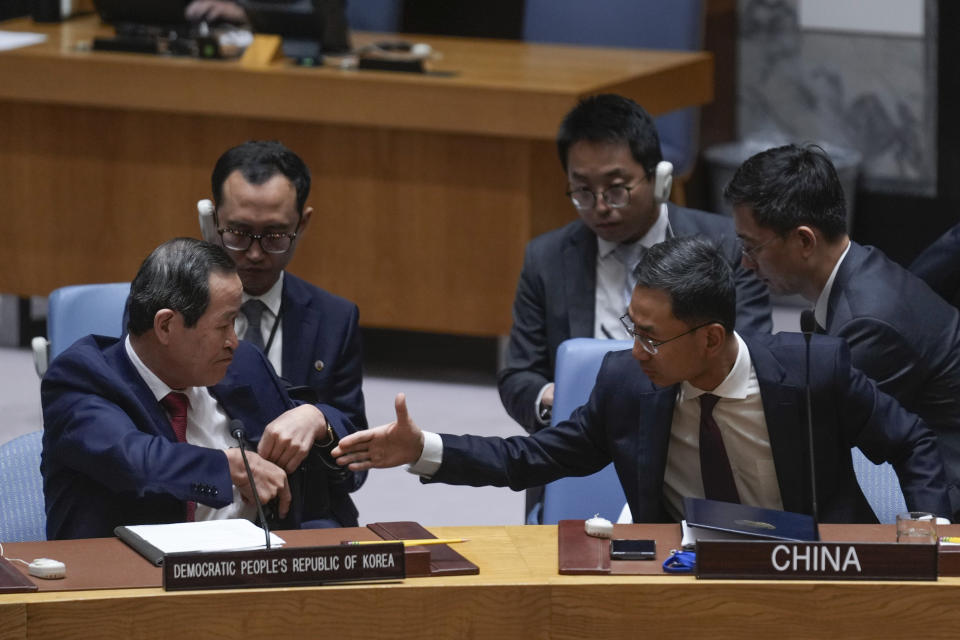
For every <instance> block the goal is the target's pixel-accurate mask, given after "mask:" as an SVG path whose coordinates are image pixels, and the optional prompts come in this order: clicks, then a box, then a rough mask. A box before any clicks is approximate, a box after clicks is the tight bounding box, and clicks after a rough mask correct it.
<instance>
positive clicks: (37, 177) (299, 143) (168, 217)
mask: <svg viewBox="0 0 960 640" xmlns="http://www.w3.org/2000/svg"><path fill="white" fill-rule="evenodd" d="M0 26H2V28H7V29H21V30H36V31H44V32H46V33H48V35H49V36H50V40H49V41H48V42H47V43H45V44H42V45H38V46H35V47H28V48H25V49H19V50H15V51H10V52H4V53H0V122H2V123H3V125H4V126H3V127H0V210H2V211H3V215H4V222H5V234H4V246H5V247H6V248H7V250H8V251H9V252H10V253H11V254H12V259H9V260H8V261H7V263H6V266H5V268H4V269H3V270H0V291H3V292H10V293H17V294H21V295H28V294H47V293H49V292H50V291H51V290H52V289H54V288H56V287H59V286H63V285H66V284H74V283H83V282H107V281H117V280H129V279H131V278H132V277H133V275H134V273H135V272H136V269H137V267H138V266H139V263H140V261H141V260H142V259H143V258H144V257H145V256H146V254H147V253H149V251H150V250H151V249H152V248H153V247H155V246H156V245H158V244H159V243H161V242H163V241H164V240H166V239H168V238H170V237H172V236H175V235H192V236H195V235H196V234H197V228H196V212H195V203H196V200H198V199H199V198H202V197H208V196H209V192H210V187H209V174H210V171H211V169H212V167H213V164H214V162H215V161H216V158H217V157H218V156H219V155H220V154H221V153H222V152H223V151H224V150H225V149H226V148H228V147H230V146H232V145H235V144H238V143H240V142H242V141H244V140H247V139H280V140H282V141H284V142H285V143H286V144H287V145H289V146H290V147H291V148H292V149H294V150H295V151H297V153H299V154H300V155H301V156H302V157H303V159H304V160H305V161H306V163H307V165H308V166H310V168H311V170H312V173H313V178H314V184H313V189H312V192H311V196H310V199H309V204H311V205H312V206H313V207H314V208H315V209H316V210H317V214H316V215H315V217H314V222H313V223H312V224H311V229H309V230H308V232H307V233H306V235H305V237H304V238H303V241H302V243H301V246H300V247H299V251H298V254H299V255H298V256H297V257H296V258H295V259H294V261H293V263H292V268H291V270H292V271H293V272H294V273H296V274H298V275H301V276H303V277H305V278H307V279H308V280H311V281H313V282H315V283H317V284H319V285H321V286H323V287H325V288H327V289H329V290H331V291H333V292H335V293H338V294H340V295H343V296H345V297H347V298H350V299H352V300H354V301H356V302H357V303H358V304H359V305H360V309H361V321H362V322H363V324H364V325H365V326H375V327H387V328H397V329H413V330H424V331H434V332H442V333H461V334H468V335H502V334H505V333H507V331H508V330H509V327H510V324H511V318H510V307H511V303H512V300H513V293H514V289H515V286H516V279H517V276H518V275H519V272H520V267H521V263H522V258H523V247H524V245H525V244H526V242H527V241H528V240H529V239H530V238H532V237H534V236H535V235H537V234H539V233H542V232H544V231H547V230H549V229H552V228H555V227H558V226H560V225H562V224H564V223H566V222H568V221H569V220H571V219H573V218H574V216H575V212H574V211H573V209H572V207H571V206H570V204H569V202H568V201H567V200H566V197H565V196H564V193H563V192H564V190H565V180H564V178H563V175H562V173H561V171H560V167H559V163H558V161H557V158H556V151H555V148H554V145H553V141H552V140H553V136H554V134H555V131H556V127H557V125H558V124H559V122H560V119H561V118H562V116H563V114H564V113H566V111H568V110H569V109H570V108H571V107H572V106H573V105H574V104H575V102H576V100H577V99H578V98H579V97H581V96H584V95H588V94H591V93H596V92H601V91H618V92H620V93H623V94H625V95H628V96H630V97H633V98H634V99H636V100H638V101H639V102H641V103H642V104H644V105H645V106H646V107H647V108H648V109H649V110H650V111H651V112H652V113H661V112H664V111H666V110H669V109H673V108H678V107H683V106H689V105H692V104H703V103H705V102H707V101H709V100H710V99H711V97H712V80H711V73H712V61H711V59H710V57H709V55H707V54H700V53H681V52H652V51H633V50H626V49H590V48H581V47H560V46H546V45H528V44H524V43H517V42H502V41H477V40H465V39H457V38H439V37H428V38H424V40H426V41H428V42H430V43H431V44H432V45H433V47H434V48H435V49H436V50H438V51H440V52H442V53H443V59H442V61H440V62H438V63H437V66H438V67H439V68H441V69H444V70H450V71H453V72H455V73H454V75H452V76H450V77H435V76H421V75H414V74H398V73H394V74H391V73H380V72H355V71H354V72H350V71H341V70H338V69H333V68H323V69H300V68H296V67H292V66H290V65H288V64H286V63H278V64H277V65H275V66H273V67H271V68H268V69H265V70H262V71H257V70H249V69H245V68H242V67H240V66H239V64H238V63H236V62H223V61H200V60H187V59H176V58H163V57H153V56H144V55H132V54H115V53H91V52H87V51H78V50H77V49H76V45H77V43H78V42H87V41H89V40H90V39H91V38H92V37H93V35H94V33H97V32H98V30H99V29H102V28H101V27H99V26H98V25H97V24H96V22H95V21H94V20H93V19H92V18H89V17H88V18H81V19H77V20H73V21H69V22H66V23H64V24H63V25H60V26H49V25H34V24H33V23H32V22H30V21H28V20H13V21H9V22H7V23H4V24H3V25H0ZM374 37H375V36H374V35H373V34H358V35H357V36H356V38H355V40H356V41H357V42H358V43H362V42H364V41H365V40H369V39H371V38H374Z"/></svg>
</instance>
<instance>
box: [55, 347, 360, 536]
mask: <svg viewBox="0 0 960 640" xmlns="http://www.w3.org/2000/svg"><path fill="white" fill-rule="evenodd" d="M40 391H41V400H42V404H43V421H44V425H43V428H44V433H43V453H42V456H41V462H40V471H41V473H42V474H43V485H44V496H45V499H46V511H47V537H48V538H50V539H57V538H89V537H102V536H112V535H113V529H114V527H116V526H118V525H131V524H148V523H163V522H181V521H183V520H184V518H185V507H184V503H185V502H186V501H196V502H199V503H202V504H206V505H209V506H211V507H215V508H219V507H223V506H226V505H227V504H230V502H231V501H232V500H233V493H232V484H231V481H230V473H229V470H228V465H227V459H226V456H224V455H223V453H222V452H221V451H217V450H214V449H208V448H206V447H200V446H195V445H191V444H186V443H178V442H177V441H176V437H175V436H174V433H173V429H172V427H171V426H170V420H169V418H168V417H167V414H166V413H165V412H164V410H163V408H162V407H161V406H160V403H158V402H157V400H156V399H155V398H154V397H153V394H152V392H151V391H150V389H149V387H147V385H146V383H145V382H144V381H143V378H141V377H140V375H139V373H137V371H136V369H135V368H134V366H133V364H132V363H131V362H130V359H129V358H128V357H127V354H126V350H125V349H124V344H123V340H122V339H117V338H105V337H103V336H88V337H86V338H83V339H82V340H79V341H78V342H77V343H75V344H74V345H73V346H72V347H70V348H69V349H67V350H66V351H64V352H63V353H62V354H61V355H60V356H59V357H57V358H56V359H55V360H54V361H53V362H52V363H51V365H50V369H49V370H48V371H47V373H46V375H45V376H44V378H43V382H42V383H41V389H40ZM210 392H211V394H213V396H214V397H215V398H216V399H217V401H218V402H219V403H220V405H221V406H222V407H223V409H224V410H225V411H226V413H227V414H228V415H229V416H230V417H231V418H238V419H240V420H242V421H243V424H244V426H245V427H246V431H247V436H248V438H249V439H250V441H251V443H252V444H253V446H254V447H255V446H256V443H257V442H259V440H260V436H261V435H262V433H263V429H264V427H265V426H266V425H267V424H268V423H269V422H270V421H271V420H273V419H274V418H276V417H277V416H279V415H280V414H281V413H283V412H284V411H286V410H288V409H291V408H293V407H294V406H296V404H297V403H295V402H294V401H293V400H291V399H290V397H289V396H288V395H287V393H286V391H285V385H284V384H283V382H282V381H281V380H280V379H279V378H278V377H277V376H276V374H275V373H274V372H273V368H272V367H271V366H270V364H269V363H268V362H267V360H266V358H265V357H264V356H263V354H262V353H261V352H260V350H259V349H257V348H256V347H252V346H250V345H249V344H248V343H245V342H242V341H241V343H240V345H239V346H238V348H237V350H236V352H235V353H234V359H233V362H232V363H231V364H230V367H229V368H228V369H227V373H226V375H225V376H224V379H223V380H222V381H221V382H220V383H219V384H217V385H216V386H213V387H210ZM317 458H318V454H316V453H314V454H311V455H310V456H308V458H307V461H306V462H305V464H304V467H302V468H301V470H300V471H298V472H297V474H301V477H299V478H297V477H295V476H296V474H295V476H294V477H291V485H293V484H294V480H299V481H298V482H297V484H298V485H299V488H300V492H299V493H298V498H297V499H296V503H295V504H294V505H293V506H292V507H291V514H292V516H293V520H292V521H287V522H285V524H286V525H288V526H291V527H296V526H299V524H300V523H301V522H303V521H308V520H319V519H335V520H337V521H339V522H340V523H342V524H344V525H347V526H355V525H356V522H357V519H356V516H357V511H356V508H355V507H354V506H353V502H352V501H351V500H350V496H349V488H350V487H352V486H353V485H355V484H357V483H358V482H362V478H360V479H359V480H358V479H357V478H352V477H347V475H345V474H342V473H340V472H327V471H326V469H327V467H326V466H325V465H323V464H322V461H321V460H318V459H317Z"/></svg>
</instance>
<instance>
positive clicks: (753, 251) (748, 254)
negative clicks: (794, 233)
mask: <svg viewBox="0 0 960 640" xmlns="http://www.w3.org/2000/svg"><path fill="white" fill-rule="evenodd" d="M779 237H780V236H778V235H773V236H771V237H770V238H767V239H766V240H765V241H764V242H761V243H760V244H758V245H757V246H755V247H750V248H747V247H744V246H741V247H740V253H742V254H743V256H744V257H745V258H747V259H749V260H751V261H752V262H756V261H757V254H758V253H760V249H763V248H764V247H765V246H767V245H768V244H770V243H771V242H773V241H774V240H776V239H777V238H779Z"/></svg>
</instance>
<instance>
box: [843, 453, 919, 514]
mask: <svg viewBox="0 0 960 640" xmlns="http://www.w3.org/2000/svg"><path fill="white" fill-rule="evenodd" d="M850 453H852V454H853V471H854V472H855V473H856V474H857V482H859V483H860V488H861V489H863V495H865V496H866V497H867V502H869V503H870V508H871V509H873V512H874V513H875V514H877V519H878V520H880V522H881V523H883V524H893V523H894V522H896V521H897V514H898V513H900V512H902V511H906V510H907V503H906V502H905V501H904V499H903V492H901V491H900V481H899V480H898V479H897V473H896V471H894V470H893V467H892V466H891V465H890V463H889V462H884V463H883V464H873V463H872V462H870V461H869V460H868V459H867V457H866V456H865V455H863V453H861V452H860V449H857V448H854V449H851V451H850Z"/></svg>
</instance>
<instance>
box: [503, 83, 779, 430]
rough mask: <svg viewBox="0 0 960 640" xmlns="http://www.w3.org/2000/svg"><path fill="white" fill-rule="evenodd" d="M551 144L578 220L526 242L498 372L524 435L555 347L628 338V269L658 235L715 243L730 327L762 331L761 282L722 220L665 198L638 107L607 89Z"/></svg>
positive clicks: (766, 305) (536, 418) (550, 372)
mask: <svg viewBox="0 0 960 640" xmlns="http://www.w3.org/2000/svg"><path fill="white" fill-rule="evenodd" d="M557 149H558V151H559V155H560V164H561V165H562V167H563V170H564V172H565V173H566V175H567V181H568V185H569V187H568V192H567V193H568V196H569V197H570V200H571V202H572V204H573V206H574V209H575V210H576V211H577V214H578V215H579V218H578V219H577V220H575V221H574V222H571V223H570V224H568V225H566V226H565V227H563V228H561V229H556V230H554V231H550V232H548V233H546V234H544V235H542V236H540V237H537V238H534V239H533V240H532V241H531V242H530V244H529V245H528V246H527V250H526V256H525V258H524V263H523V271H522V273H521V274H520V280H519V282H518V284H517V293H516V298H515V300H514V305H513V327H512V329H511V331H510V342H509V346H508V351H507V356H506V363H505V366H504V368H503V369H502V370H501V371H500V372H499V374H498V376H497V377H498V386H499V390H500V398H501V400H502V401H503V406H504V407H505V408H506V410H507V413H509V414H510V416H511V417H513V419H514V420H516V421H517V422H518V423H519V424H520V425H521V426H522V427H523V428H524V429H526V430H527V431H528V432H530V433H533V432H535V431H537V430H539V429H542V428H543V427H545V426H547V425H549V424H550V412H551V409H552V407H553V377H554V366H555V364H556V353H557V347H558V346H559V345H560V343H561V342H563V341H564V340H567V339H569V338H576V337H594V338H611V339H625V338H627V334H626V333H624V332H623V328H622V327H621V326H620V323H619V322H618V320H617V319H618V318H619V317H620V315H621V314H622V313H623V310H624V309H625V308H626V306H627V304H628V302H629V299H630V292H631V291H632V290H633V283H634V282H635V280H634V277H633V273H632V272H633V269H634V267H635V266H636V264H637V262H638V261H639V259H640V256H641V255H642V254H643V252H644V251H645V250H646V248H647V247H650V246H652V245H654V244H656V243H658V242H661V241H662V240H664V239H665V238H668V237H672V236H690V235H698V234H699V235H704V236H707V237H710V238H713V239H716V240H717V241H718V242H721V243H722V245H721V246H722V248H723V251H724V255H725V256H726V257H727V260H728V261H729V263H730V265H731V266H732V267H733V268H734V273H735V279H736V283H737V328H738V329H739V330H740V331H742V332H745V333H757V332H760V333H769V332H770V330H771V322H770V301H769V296H768V294H767V290H766V287H765V286H763V284H762V283H761V282H760V281H759V280H757V278H756V277H754V276H753V275H752V274H751V273H749V271H747V270H746V269H743V268H742V267H740V265H739V263H740V249H739V243H738V242H737V240H736V237H735V234H734V231H733V225H732V224H731V223H730V220H729V219H728V218H725V217H722V216H718V215H713V214H709V213H706V212H703V211H695V210H692V209H684V208H682V207H678V206H676V205H674V204H672V203H668V202H667V198H668V197H669V195H670V186H671V183H672V176H671V173H672V170H673V169H672V166H671V165H670V163H669V162H664V161H663V155H662V153H661V150H660V140H659V137H658V135H657V130H656V127H655V126H654V123H653V120H651V118H650V116H649V115H648V114H647V112H646V111H644V109H643V108H642V107H641V106H640V105H638V104H637V103H635V102H633V101H632V100H629V99H628V98H624V97H622V96H618V95H612V94H606V95H598V96H594V97H591V98H587V99H586V100H583V101H582V102H581V103H580V104H578V105H577V106H576V107H575V108H574V109H573V110H572V111H571V112H570V113H569V114H567V116H566V117H565V118H564V120H563V122H562V123H561V125H560V130H559V132H558V134H557Z"/></svg>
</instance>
